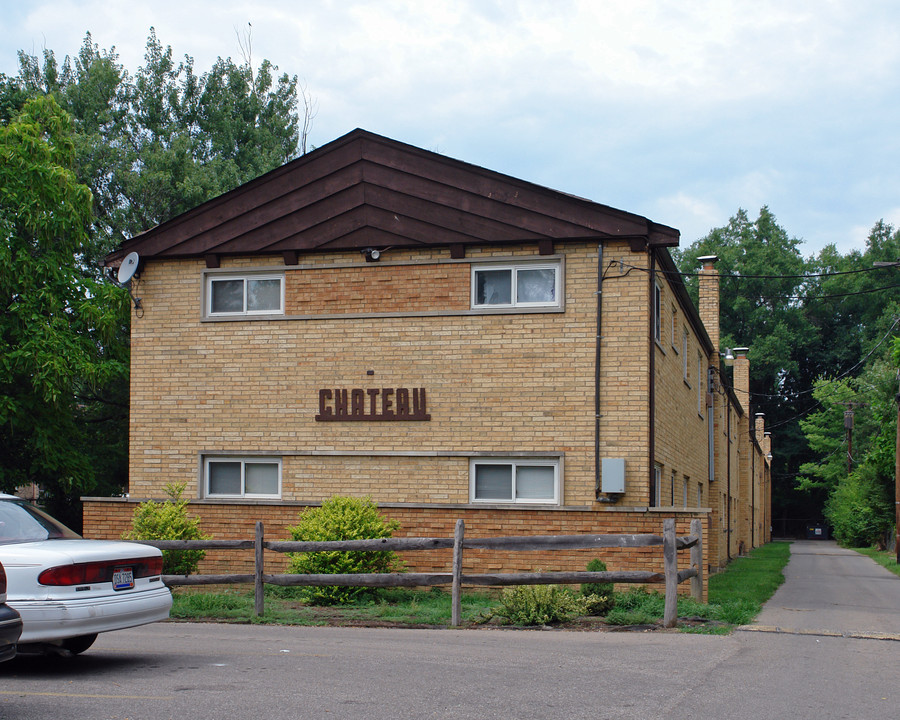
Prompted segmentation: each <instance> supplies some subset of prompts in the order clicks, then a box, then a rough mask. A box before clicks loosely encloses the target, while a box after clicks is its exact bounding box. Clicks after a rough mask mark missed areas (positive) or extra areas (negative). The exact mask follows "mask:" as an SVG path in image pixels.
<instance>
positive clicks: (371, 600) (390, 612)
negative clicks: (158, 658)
mask: <svg viewBox="0 0 900 720" xmlns="http://www.w3.org/2000/svg"><path fill="white" fill-rule="evenodd" d="M172 595H173V600H174V604H173V606H172V612H171V617H173V618H177V619H182V620H209V619H215V620H224V621H240V622H246V621H248V620H250V621H251V622H257V623H274V624H279V625H326V624H338V625H340V624H344V625H354V624H378V623H379V622H383V623H390V624H401V625H410V626H412V625H449V624H450V613H451V606H450V605H451V603H450V600H451V598H450V593H448V592H445V591H443V590H441V589H439V588H432V589H431V590H424V591H423V590H408V589H404V588H391V589H380V590H378V591H377V593H375V594H374V595H373V596H372V597H368V598H365V599H362V600H359V601H357V602H356V603H353V604H351V605H333V606H327V607H316V606H311V605H306V604H305V603H303V602H302V600H301V599H300V594H299V592H297V590H295V589H293V588H266V598H265V613H264V614H263V615H262V616H261V617H259V618H254V617H253V609H254V599H253V592H252V591H248V590H225V591H218V592H209V591H204V590H197V589H194V588H176V589H175V590H174V592H173V593H172ZM495 603H496V598H494V597H491V596H490V595H488V594H480V593H464V594H463V596H462V601H461V611H462V620H463V622H475V621H476V620H477V619H478V618H479V617H480V616H481V615H482V614H483V613H485V612H487V611H489V610H490V608H491V607H492V606H493V605H494V604H495Z"/></svg>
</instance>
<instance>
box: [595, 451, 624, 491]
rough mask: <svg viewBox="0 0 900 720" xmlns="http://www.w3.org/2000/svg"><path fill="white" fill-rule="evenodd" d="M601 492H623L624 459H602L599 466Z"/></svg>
mask: <svg viewBox="0 0 900 720" xmlns="http://www.w3.org/2000/svg"><path fill="white" fill-rule="evenodd" d="M600 482H601V490H602V491H603V492H605V493H624V492H625V458H603V460H602V461H601V464H600Z"/></svg>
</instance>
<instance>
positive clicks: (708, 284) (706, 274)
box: [697, 255, 719, 353]
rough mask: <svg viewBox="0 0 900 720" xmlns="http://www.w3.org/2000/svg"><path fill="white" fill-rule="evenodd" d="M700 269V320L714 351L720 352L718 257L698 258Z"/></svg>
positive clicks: (705, 256)
mask: <svg viewBox="0 0 900 720" xmlns="http://www.w3.org/2000/svg"><path fill="white" fill-rule="evenodd" d="M697 259H698V260H699V261H700V262H701V263H702V265H701V268H700V308H699V310H700V320H701V321H703V326H704V327H705V328H706V332H707V333H708V334H709V339H710V340H712V344H713V349H714V350H715V352H716V353H718V352H719V271H718V270H716V262H717V261H718V259H719V258H718V257H717V256H715V255H704V256H703V257H699V258H697Z"/></svg>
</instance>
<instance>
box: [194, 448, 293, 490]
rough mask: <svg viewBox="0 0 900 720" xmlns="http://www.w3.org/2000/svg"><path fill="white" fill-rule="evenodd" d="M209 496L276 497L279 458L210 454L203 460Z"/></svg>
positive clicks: (278, 480) (279, 470) (279, 478)
mask: <svg viewBox="0 0 900 720" xmlns="http://www.w3.org/2000/svg"><path fill="white" fill-rule="evenodd" d="M204 476H205V479H206V495H207V496H208V497H279V496H280V495H281V460H280V459H277V458H235V457H211V458H206V461H205V463H204Z"/></svg>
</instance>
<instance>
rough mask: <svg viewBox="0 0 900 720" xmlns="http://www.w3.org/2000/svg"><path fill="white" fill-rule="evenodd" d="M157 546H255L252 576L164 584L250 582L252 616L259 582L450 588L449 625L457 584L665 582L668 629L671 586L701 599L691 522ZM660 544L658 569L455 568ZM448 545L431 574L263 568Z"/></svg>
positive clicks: (454, 616) (169, 578) (259, 528)
mask: <svg viewBox="0 0 900 720" xmlns="http://www.w3.org/2000/svg"><path fill="white" fill-rule="evenodd" d="M137 542H141V543H143V544H145V545H152V546H153V547H157V548H160V549H161V550H214V549H228V550H250V549H253V550H254V554H255V559H254V572H253V574H229V575H164V576H163V578H162V579H163V581H164V582H165V583H166V585H169V586H176V585H223V584H232V583H246V584H249V583H253V584H254V586H255V608H254V610H255V613H256V615H261V614H262V613H263V611H264V593H263V587H264V585H266V584H268V585H280V586H303V587H327V586H335V585H336V586H345V587H425V586H433V585H451V586H452V600H451V602H452V610H451V625H453V626H458V625H459V624H460V622H461V619H460V616H461V592H460V588H461V586H462V585H471V586H480V587H494V586H508V585H549V584H580V583H665V599H666V600H665V613H664V616H663V625H664V626H665V627H674V626H675V624H676V622H677V620H678V610H677V592H678V584H679V583H682V582H684V581H685V580H688V579H690V580H691V595H692V596H693V597H694V598H696V599H697V600H702V594H703V524H702V522H701V521H700V520H692V521H691V534H690V535H688V536H682V537H677V536H676V535H675V521H674V520H673V519H666V520H664V521H663V534H662V535H652V534H634V535H623V534H620V535H528V536H525V535H522V536H518V535H517V536H510V537H493V538H471V539H466V538H465V525H464V523H463V521H462V520H457V521H456V529H455V532H454V537H452V538H383V539H378V540H335V541H327V542H300V541H281V540H277V541H266V540H265V539H264V532H263V524H262V522H259V521H258V522H257V523H256V537H255V539H254V540H140V541H137ZM656 546H662V548H663V570H662V572H654V571H645V570H632V571H614V572H610V571H606V572H536V573H487V574H465V573H463V572H462V556H463V551H464V550H507V551H526V552H527V551H538V550H590V549H600V548H603V549H613V548H648V547H656ZM450 548H452V549H453V563H452V569H451V571H450V572H446V573H441V572H432V573H368V574H347V575H322V574H317V575H313V574H302V575H301V574H294V573H290V574H278V575H270V574H266V573H265V565H264V550H270V551H272V552H280V553H300V552H334V551H339V552H384V551H393V552H408V551H412V550H418V551H421V550H447V549H450ZM685 549H690V551H691V560H690V567H688V568H685V569H683V570H680V571H679V570H678V567H677V554H678V551H679V550H685Z"/></svg>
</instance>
